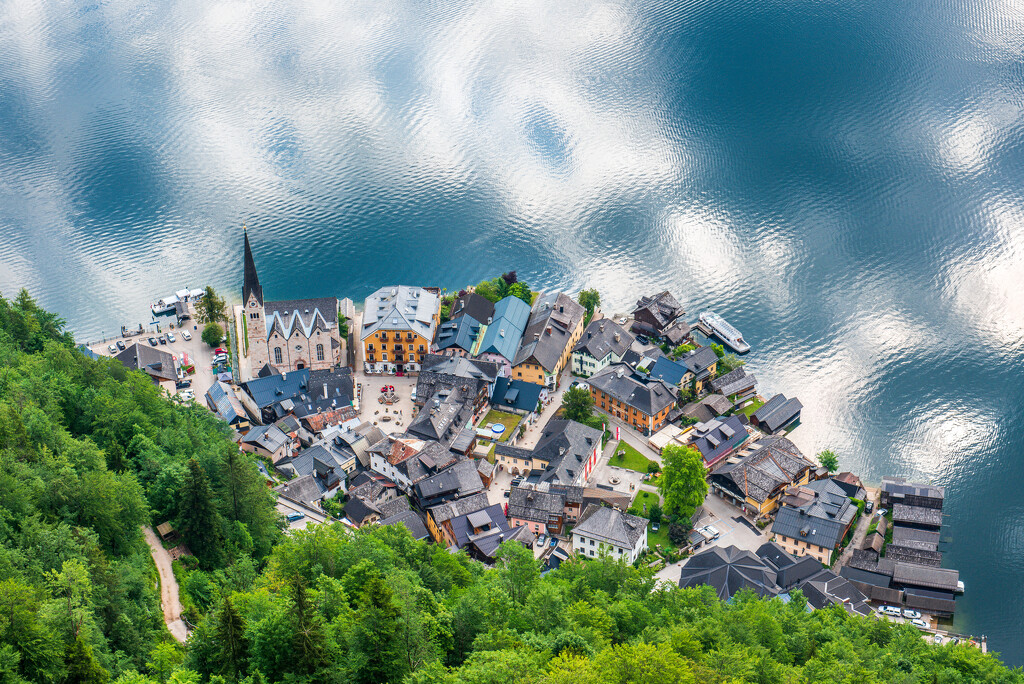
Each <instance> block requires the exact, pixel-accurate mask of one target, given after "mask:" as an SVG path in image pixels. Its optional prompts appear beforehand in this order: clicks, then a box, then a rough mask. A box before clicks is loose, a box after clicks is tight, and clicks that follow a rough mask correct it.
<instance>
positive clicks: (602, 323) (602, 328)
mask: <svg viewBox="0 0 1024 684" xmlns="http://www.w3.org/2000/svg"><path fill="white" fill-rule="evenodd" d="M601 332H604V321H601ZM616 334H618V333H616Z"/></svg>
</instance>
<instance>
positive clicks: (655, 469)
mask: <svg viewBox="0 0 1024 684" xmlns="http://www.w3.org/2000/svg"><path fill="white" fill-rule="evenodd" d="M647 472H649V473H651V474H652V475H653V474H654V473H659V472H661V466H660V465H658V464H657V462H655V461H651V462H650V463H648V464H647Z"/></svg>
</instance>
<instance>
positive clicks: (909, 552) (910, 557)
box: [885, 544, 942, 568]
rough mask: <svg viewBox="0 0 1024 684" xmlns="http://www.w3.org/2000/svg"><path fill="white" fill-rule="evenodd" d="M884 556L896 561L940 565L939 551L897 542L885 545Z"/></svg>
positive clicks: (940, 556)
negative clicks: (902, 544) (901, 544)
mask: <svg viewBox="0 0 1024 684" xmlns="http://www.w3.org/2000/svg"><path fill="white" fill-rule="evenodd" d="M885 557H886V558H888V559H890V560H892V561H895V562H897V563H901V562H902V563H917V564H918V565H928V566H931V567H933V568H937V567H939V566H940V565H942V553H941V552H939V551H926V550H924V549H915V548H913V547H911V546H900V545H899V544H889V546H887V547H885Z"/></svg>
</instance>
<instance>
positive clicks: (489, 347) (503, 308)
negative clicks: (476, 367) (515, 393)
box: [476, 297, 530, 361]
mask: <svg viewBox="0 0 1024 684" xmlns="http://www.w3.org/2000/svg"><path fill="white" fill-rule="evenodd" d="M529 320H530V305H529V304H527V303H526V302H524V301H523V300H522V299H519V298H518V297H505V298H504V299H502V300H501V301H500V302H498V303H497V304H495V305H494V320H492V321H491V323H490V325H488V326H487V328H486V329H485V330H484V338H483V340H482V341H481V343H480V349H479V350H478V351H477V352H476V353H477V354H488V353H490V354H498V355H500V356H503V357H505V358H506V359H508V360H509V361H511V360H512V359H513V357H515V355H516V349H518V348H519V341H520V340H522V338H523V330H525V329H526V323H527V322H528V321H529Z"/></svg>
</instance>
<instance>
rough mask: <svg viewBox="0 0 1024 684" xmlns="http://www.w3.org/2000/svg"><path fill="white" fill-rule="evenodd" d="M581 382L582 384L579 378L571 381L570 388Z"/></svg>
mask: <svg viewBox="0 0 1024 684" xmlns="http://www.w3.org/2000/svg"><path fill="white" fill-rule="evenodd" d="M579 384H580V381H579V380H573V381H572V382H570V383H569V389H572V388H573V387H576V386H577V385H579Z"/></svg>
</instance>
